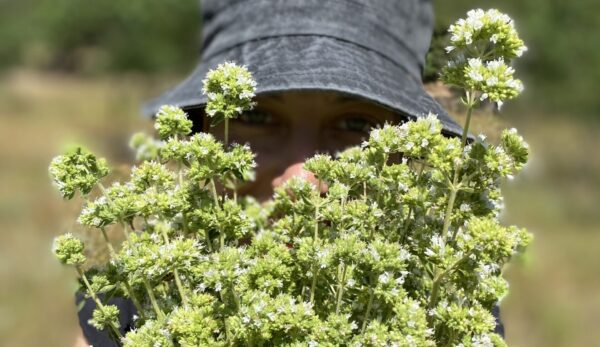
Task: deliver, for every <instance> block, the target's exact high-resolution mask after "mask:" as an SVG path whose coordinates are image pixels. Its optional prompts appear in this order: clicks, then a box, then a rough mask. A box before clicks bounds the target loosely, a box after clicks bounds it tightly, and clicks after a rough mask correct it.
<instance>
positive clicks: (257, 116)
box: [236, 109, 274, 126]
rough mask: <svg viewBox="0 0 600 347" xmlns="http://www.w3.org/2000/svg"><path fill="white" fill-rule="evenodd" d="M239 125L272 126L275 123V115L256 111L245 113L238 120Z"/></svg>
mask: <svg viewBox="0 0 600 347" xmlns="http://www.w3.org/2000/svg"><path fill="white" fill-rule="evenodd" d="M236 122H237V123H240V124H244V125H248V126H261V125H270V124H272V123H273V122H274V119H273V115H272V114H271V113H269V112H267V111H263V110H260V109H254V110H250V111H246V112H243V113H242V114H241V115H240V116H239V117H238V118H237V119H236Z"/></svg>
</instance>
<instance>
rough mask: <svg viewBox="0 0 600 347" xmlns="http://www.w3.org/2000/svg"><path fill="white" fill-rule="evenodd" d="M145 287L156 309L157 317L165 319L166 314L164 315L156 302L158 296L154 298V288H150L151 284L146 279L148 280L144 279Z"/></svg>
mask: <svg viewBox="0 0 600 347" xmlns="http://www.w3.org/2000/svg"><path fill="white" fill-rule="evenodd" d="M144 287H145V288H146V291H147V292H148V297H149V298H150V302H151V303H152V308H153V309H154V312H155V313H156V316H157V317H158V318H160V319H164V318H165V314H164V313H163V311H161V310H160V306H159V305H158V301H156V296H154V291H153V290H152V287H151V286H150V283H149V282H148V279H146V278H144Z"/></svg>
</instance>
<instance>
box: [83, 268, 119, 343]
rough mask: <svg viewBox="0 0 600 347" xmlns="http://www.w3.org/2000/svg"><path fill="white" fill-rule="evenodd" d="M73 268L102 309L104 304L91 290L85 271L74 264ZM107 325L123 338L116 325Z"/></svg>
mask: <svg viewBox="0 0 600 347" xmlns="http://www.w3.org/2000/svg"><path fill="white" fill-rule="evenodd" d="M75 268H76V269H77V273H78V274H79V277H81V279H82V280H83V283H85V286H86V288H87V290H88V293H89V294H90V296H91V297H92V299H93V300H94V302H95V303H96V306H98V309H100V310H101V311H104V304H102V301H100V299H99V298H98V296H97V295H96V293H95V292H94V290H92V286H91V285H90V282H89V281H88V279H87V276H86V275H85V273H84V272H83V271H82V270H81V267H79V266H76V267H75ZM108 325H109V327H110V329H111V330H112V331H113V333H114V334H115V335H116V336H117V337H118V338H119V339H123V335H122V334H121V332H120V331H119V329H117V327H116V326H115V325H114V324H113V323H112V322H109V323H108ZM119 344H120V343H119Z"/></svg>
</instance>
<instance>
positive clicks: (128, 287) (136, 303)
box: [123, 280, 146, 320]
mask: <svg viewBox="0 0 600 347" xmlns="http://www.w3.org/2000/svg"><path fill="white" fill-rule="evenodd" d="M123 283H124V284H125V289H126V290H127V294H128V295H129V298H131V301H133V305H134V306H135V308H136V310H137V311H138V313H139V314H140V317H142V319H143V320H146V315H145V314H144V310H143V309H142V305H141V304H140V302H139V301H138V299H137V298H136V297H135V293H134V291H133V288H132V287H131V285H130V284H129V282H128V281H127V280H125V281H123Z"/></svg>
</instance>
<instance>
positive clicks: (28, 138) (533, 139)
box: [0, 0, 600, 347]
mask: <svg viewBox="0 0 600 347" xmlns="http://www.w3.org/2000/svg"><path fill="white" fill-rule="evenodd" d="M435 5H436V12H437V20H438V25H437V28H438V30H437V32H438V34H439V35H438V36H439V37H440V38H441V39H443V35H442V34H443V28H445V27H447V26H448V24H450V23H451V22H452V21H454V20H455V19H456V18H458V17H460V16H464V13H465V12H466V11H467V10H468V9H470V8H475V7H482V8H489V7H496V8H499V9H501V10H503V11H506V12H507V13H509V14H510V15H511V16H512V17H513V18H514V19H515V21H516V23H517V28H518V29H519V31H520V33H521V36H522V37H523V39H524V40H525V41H526V43H527V45H528V46H529V52H528V53H527V54H526V55H525V57H524V58H523V59H522V60H521V61H520V62H519V63H518V65H517V74H518V75H519V76H520V77H521V78H522V79H523V80H524V82H525V84H526V87H527V89H526V92H525V93H524V95H523V97H521V98H520V99H518V100H517V101H514V102H511V103H509V104H507V105H506V106H505V108H504V109H503V112H502V114H500V115H499V114H477V116H476V117H475V120H474V123H475V124H474V126H473V131H474V132H475V133H477V132H484V133H486V134H488V135H489V136H490V137H491V138H494V136H495V135H496V134H497V133H498V132H499V131H500V130H501V129H502V128H504V127H513V126H514V127H517V128H519V129H520V131H521V132H522V133H523V134H524V136H525V138H526V140H528V141H529V142H530V144H531V146H532V159H531V163H530V165H528V167H527V169H526V170H525V171H524V172H523V173H522V174H521V175H520V176H518V177H517V178H516V179H515V180H514V181H510V182H506V184H505V187H504V192H505V196H506V206H507V209H506V213H504V214H503V217H502V218H503V220H504V222H505V223H511V224H517V225H520V226H524V227H527V228H529V229H530V230H531V231H532V232H533V233H534V234H535V236H536V239H535V242H534V243H533V245H532V246H531V248H530V249H529V251H528V253H527V254H526V255H525V256H524V257H521V258H519V259H516V260H515V261H514V262H513V263H512V264H511V266H509V267H508V268H507V270H506V276H507V278H509V280H510V283H511V293H510V295H509V296H508V297H507V298H506V299H505V300H504V301H503V302H502V315H503V319H504V321H505V325H506V329H507V331H506V338H507V340H508V342H509V345H511V346H565V347H566V346H600V343H599V342H598V341H600V331H599V330H598V329H596V327H597V322H598V320H599V319H600V271H599V269H600V217H599V215H600V208H599V206H600V154H598V152H597V151H598V150H599V149H600V136H598V135H600V132H599V131H600V97H599V95H598V94H599V88H598V81H600V45H598V42H600V24H599V23H600V3H599V2H598V1H595V0H577V1H559V0H527V1H523V0H502V1H501V0H494V1H492V0H489V1H483V0H480V1H473V0H452V1H448V0H445V1H444V0H437V1H435ZM198 11H199V9H198V2H197V0H144V1H141V0H129V1H117V0H95V1H93V2H91V1H83V0H37V1H36V0H0V23H1V26H0V163H1V164H0V283H1V285H0V346H39V345H40V344H43V345H44V346H70V345H71V344H72V342H73V338H74V336H75V333H76V330H77V329H78V326H77V321H76V314H75V310H76V309H75V307H74V304H73V297H72V291H73V289H74V285H73V280H74V278H75V277H74V274H73V273H71V272H70V271H69V270H68V269H65V268H62V267H61V266H59V265H58V263H57V262H56V261H55V260H54V258H53V256H52V254H51V251H50V247H51V242H52V238H53V237H54V236H56V235H57V234H59V233H62V232H64V231H66V230H73V231H75V232H80V233H81V234H82V235H84V236H85V234H86V233H85V231H83V230H80V229H79V227H78V226H77V225H76V223H75V222H74V221H75V218H76V215H77V214H78V212H79V206H80V205H79V204H80V202H78V201H73V202H69V203H64V202H62V201H61V199H60V197H59V196H58V194H57V193H56V192H55V191H54V190H53V188H52V186H51V185H50V182H49V179H48V176H47V165H48V163H49V162H50V160H51V158H52V157H53V156H54V155H56V154H57V153H59V152H60V151H61V149H62V148H63V146H64V145H65V144H68V143H70V142H73V141H76V142H81V143H84V144H86V145H87V146H88V147H90V148H92V149H93V150H94V151H96V152H97V153H99V154H101V155H103V156H105V157H107V158H108V159H109V160H110V161H111V162H112V163H113V165H114V166H121V165H125V164H127V163H130V162H131V160H132V157H131V154H130V153H129V150H128V147H127V142H128V139H129V136H130V134H131V133H133V132H134V131H138V130H141V129H146V130H148V131H150V130H151V124H150V122H149V121H148V120H147V119H144V118H142V117H141V116H140V113H139V107H140V104H141V102H142V101H143V100H147V99H148V98H150V97H152V96H155V95H157V94H158V93H160V92H161V91H163V90H165V89H166V88H168V87H169V86H171V85H173V84H174V83H176V82H177V81H178V80H180V79H182V78H183V77H185V76H186V74H187V73H188V72H189V71H190V70H191V69H192V68H193V66H194V65H195V63H196V60H197V56H198V51H199V35H198V31H199V28H200V23H199V17H198ZM442 47H443V44H442V41H436V42H434V44H433V49H432V52H431V54H430V57H429V58H430V59H429V66H428V69H427V70H426V72H427V74H428V76H429V79H434V78H435V68H436V66H439V64H440V63H442V62H443V53H442V52H441V48H442ZM457 118H459V119H460V118H461V117H460V115H457Z"/></svg>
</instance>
